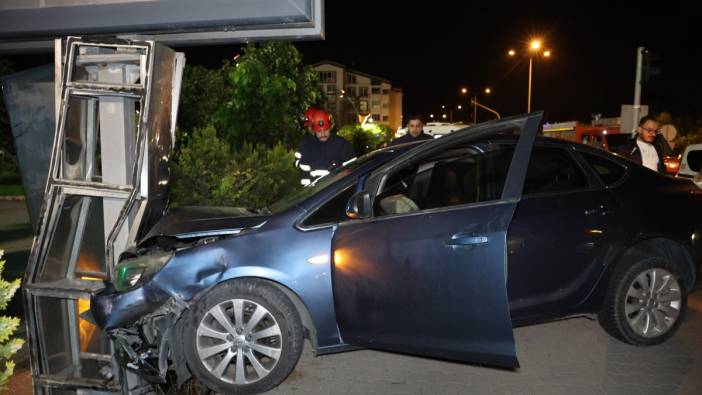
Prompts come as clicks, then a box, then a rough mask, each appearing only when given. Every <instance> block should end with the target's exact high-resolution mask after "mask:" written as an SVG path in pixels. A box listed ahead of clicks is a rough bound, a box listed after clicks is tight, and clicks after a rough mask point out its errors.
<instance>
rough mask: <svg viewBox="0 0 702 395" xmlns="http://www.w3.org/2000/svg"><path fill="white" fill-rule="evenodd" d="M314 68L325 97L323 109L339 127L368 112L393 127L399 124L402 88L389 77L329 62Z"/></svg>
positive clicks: (375, 120)
mask: <svg viewBox="0 0 702 395" xmlns="http://www.w3.org/2000/svg"><path fill="white" fill-rule="evenodd" d="M313 67H314V69H315V71H316V72H317V75H318V77H319V86H320V88H321V89H322V91H323V92H324V93H325V94H326V96H327V102H326V105H325V106H326V109H327V110H328V111H329V112H330V113H332V115H333V116H334V119H335V122H336V123H337V125H338V126H343V125H346V124H350V123H358V122H360V120H362V119H363V118H364V117H365V116H367V115H369V114H370V115H371V116H372V119H373V122H375V123H379V124H383V125H387V126H389V127H390V128H391V129H393V130H395V129H397V128H398V127H400V126H402V89H400V88H396V87H395V88H393V86H392V83H391V82H390V80H387V79H385V78H381V77H377V76H374V75H370V74H366V73H362V72H360V71H357V70H353V69H350V68H347V67H346V66H344V65H342V64H339V63H336V62H331V61H323V62H319V63H316V64H314V65H313Z"/></svg>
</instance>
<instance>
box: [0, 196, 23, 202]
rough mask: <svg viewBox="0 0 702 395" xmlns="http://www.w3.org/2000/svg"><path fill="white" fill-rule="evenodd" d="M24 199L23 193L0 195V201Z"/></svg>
mask: <svg viewBox="0 0 702 395" xmlns="http://www.w3.org/2000/svg"><path fill="white" fill-rule="evenodd" d="M24 200H25V197H24V195H19V196H0V201H6V202H8V201H9V202H19V201H24Z"/></svg>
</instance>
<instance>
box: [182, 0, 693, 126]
mask: <svg viewBox="0 0 702 395" xmlns="http://www.w3.org/2000/svg"><path fill="white" fill-rule="evenodd" d="M419 3H420V2H414V3H410V2H404V1H403V2H400V1H384V2H381V1H362V0H356V1H330V0H327V1H326V2H325V6H326V13H325V17H326V20H325V22H326V39H325V40H324V41H318V42H301V43H298V44H297V47H298V49H300V51H301V52H302V53H303V54H304V60H305V62H306V63H313V62H317V61H320V60H325V59H328V60H332V61H335V62H339V63H342V64H345V65H347V66H350V67H353V68H355V69H357V70H360V71H363V72H367V73H370V74H374V75H378V76H381V77H384V78H387V79H390V80H391V81H392V83H393V85H394V86H398V87H400V88H402V89H403V90H404V94H405V96H404V113H405V114H408V113H413V112H420V113H423V114H425V116H428V114H429V113H432V112H433V113H438V112H439V111H440V107H441V105H446V106H450V105H457V104H460V102H461V100H463V103H465V97H461V95H460V93H459V91H460V88H461V87H462V86H467V87H468V88H469V89H477V90H480V91H482V90H483V88H484V87H490V88H491V89H492V90H493V94H492V95H491V97H487V98H482V100H481V99H479V101H481V102H484V103H485V104H487V105H489V106H490V107H493V108H495V109H496V110H497V111H499V112H500V113H501V114H503V115H510V114H517V113H522V112H525V111H526V102H527V85H528V59H526V58H519V59H515V58H510V57H508V56H507V50H508V49H510V48H513V49H515V50H525V49H526V46H527V43H528V41H529V39H530V37H533V36H539V37H542V38H543V41H544V45H545V46H546V47H548V48H549V49H551V50H552V51H553V55H552V57H551V58H550V59H548V60H544V59H539V60H538V61H536V60H535V62H534V80H533V93H532V109H533V110H544V111H546V118H547V120H548V121H551V122H554V121H568V120H580V121H589V120H590V116H591V114H594V113H601V114H602V115H603V116H605V117H609V116H618V115H619V111H620V105H621V104H625V103H628V104H630V103H632V102H633V96H634V79H635V68H636V47H638V46H645V47H647V48H649V49H650V50H651V51H652V52H653V53H658V54H660V56H661V59H660V62H659V63H660V66H661V69H662V73H661V74H660V75H659V76H656V77H652V79H651V80H650V81H649V82H648V83H646V84H645V85H644V86H643V97H642V103H643V104H649V105H650V109H651V111H652V112H656V113H657V112H661V111H668V112H671V113H672V114H673V116H677V117H679V116H702V77H700V73H702V61H700V60H699V59H700V58H702V56H701V55H700V54H699V52H700V51H702V46H701V45H700V42H701V41H702V40H701V39H702V17H700V16H699V15H701V14H699V12H697V11H693V8H692V5H686V6H681V5H678V4H677V3H674V2H665V3H659V4H655V5H654V6H653V7H651V6H644V2H640V3H639V5H636V3H633V4H629V5H628V6H623V5H617V6H614V2H609V3H604V2H603V3H594V2H587V3H586V2H578V3H571V4H568V5H562V6H559V5H553V4H538V3H535V2H518V3H516V2H515V3H510V2H494V1H493V2H489V1H488V2H480V3H472V2H459V1H456V2H449V1H431V2H427V4H428V5H419ZM408 4H412V5H408ZM554 4H557V3H554ZM690 4H691V3H690ZM613 7H614V8H613ZM632 7H635V8H632ZM695 15H697V16H695ZM236 51H237V48H236V47H231V46H229V47H209V48H207V49H205V48H190V49H188V52H189V53H190V56H189V58H188V61H189V62H190V63H194V62H200V63H203V64H210V65H216V63H217V62H218V60H216V59H217V58H218V56H221V57H228V56H232V54H233V53H236ZM696 52H698V53H696ZM517 58H518V57H517ZM520 60H521V61H520ZM213 63H214V64H213ZM481 115H482V117H483V119H487V118H489V117H490V115H489V114H487V113H481ZM454 116H455V117H458V114H457V113H454ZM464 116H467V114H464Z"/></svg>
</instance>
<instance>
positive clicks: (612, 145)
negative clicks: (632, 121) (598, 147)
mask: <svg viewBox="0 0 702 395" xmlns="http://www.w3.org/2000/svg"><path fill="white" fill-rule="evenodd" d="M630 138H631V135H629V134H625V133H622V134H609V135H607V145H608V146H609V151H610V152H616V151H617V150H618V149H619V147H621V146H622V144H624V143H626V141H627V140H629V139H630Z"/></svg>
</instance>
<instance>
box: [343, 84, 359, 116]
mask: <svg viewBox="0 0 702 395" xmlns="http://www.w3.org/2000/svg"><path fill="white" fill-rule="evenodd" d="M344 97H345V98H346V100H347V101H348V102H349V103H351V107H353V111H354V112H355V113H356V119H357V120H360V119H361V113H359V112H358V110H357V109H356V104H354V102H353V100H351V98H349V97H348V96H346V91H345V90H343V89H342V90H341V94H340V95H339V98H340V99H343V98H344Z"/></svg>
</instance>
